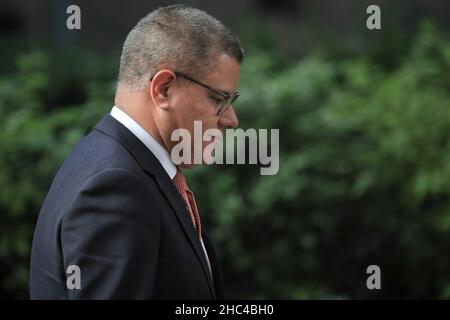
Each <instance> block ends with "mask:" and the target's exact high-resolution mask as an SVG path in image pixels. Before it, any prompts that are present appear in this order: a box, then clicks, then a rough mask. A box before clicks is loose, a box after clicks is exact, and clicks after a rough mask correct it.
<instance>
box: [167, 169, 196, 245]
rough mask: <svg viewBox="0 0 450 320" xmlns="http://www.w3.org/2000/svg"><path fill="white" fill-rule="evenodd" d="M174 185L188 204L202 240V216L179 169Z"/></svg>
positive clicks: (193, 222)
mask: <svg viewBox="0 0 450 320" xmlns="http://www.w3.org/2000/svg"><path fill="white" fill-rule="evenodd" d="M173 183H174V184H175V186H176V187H177V189H178V192H180V195H181V197H182V198H183V200H184V203H185V204H186V207H187V209H188V211H189V215H190V216H191V220H192V224H193V225H194V227H195V228H196V229H197V232H198V237H199V239H201V238H202V225H201V223H200V216H199V214H198V209H197V204H196V203H195V197H194V193H193V192H192V191H191V190H189V187H188V185H187V183H186V179H184V176H183V175H182V174H181V172H180V170H178V169H177V174H176V175H175V177H174V178H173Z"/></svg>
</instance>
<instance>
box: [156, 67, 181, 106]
mask: <svg viewBox="0 0 450 320" xmlns="http://www.w3.org/2000/svg"><path fill="white" fill-rule="evenodd" d="M175 78H176V77H175V74H174V73H173V72H172V71H170V70H161V71H158V72H157V73H156V74H155V76H154V77H153V78H152V80H151V82H150V96H151V98H152V101H153V103H154V105H155V106H156V107H157V108H161V109H164V110H167V109H169V107H170V103H169V89H170V87H171V86H172V85H173V80H174V79H175Z"/></svg>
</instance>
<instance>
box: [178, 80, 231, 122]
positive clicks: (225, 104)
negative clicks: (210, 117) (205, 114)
mask: <svg viewBox="0 0 450 320" xmlns="http://www.w3.org/2000/svg"><path fill="white" fill-rule="evenodd" d="M174 74H175V75H176V76H177V77H180V78H183V79H186V80H189V81H191V82H193V83H195V84H198V85H199V86H202V87H203V88H206V89H208V90H209V91H211V92H214V93H215V94H217V95H219V96H221V97H222V98H223V99H222V101H220V102H219V109H218V110H217V115H219V116H221V115H222V114H224V113H225V111H227V109H228V108H229V107H230V106H231V105H232V104H233V103H235V102H236V100H237V99H238V98H239V92H235V93H234V94H231V93H228V92H226V91H223V90H218V89H214V88H211V87H210V86H208V85H206V84H204V83H202V82H200V81H198V80H195V79H193V78H191V77H189V76H188V75H186V74H184V73H182V72H178V71H175V72H174Z"/></svg>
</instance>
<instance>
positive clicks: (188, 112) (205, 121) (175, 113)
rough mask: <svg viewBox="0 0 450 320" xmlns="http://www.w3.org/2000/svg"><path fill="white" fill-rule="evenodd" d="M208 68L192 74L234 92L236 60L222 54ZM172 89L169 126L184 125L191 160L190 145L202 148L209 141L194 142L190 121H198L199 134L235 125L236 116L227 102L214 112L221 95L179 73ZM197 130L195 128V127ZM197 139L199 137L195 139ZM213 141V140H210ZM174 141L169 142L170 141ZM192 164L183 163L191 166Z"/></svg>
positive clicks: (213, 85) (236, 122)
mask: <svg viewBox="0 0 450 320" xmlns="http://www.w3.org/2000/svg"><path fill="white" fill-rule="evenodd" d="M213 61H214V63H213V67H212V68H211V71H210V72H208V73H205V74H204V75H203V77H202V78H201V79H200V78H196V79H195V80H198V81H200V82H202V83H204V84H206V85H208V86H209V87H211V88H214V89H217V90H220V91H225V92H228V93H230V94H234V93H235V92H236V91H237V90H236V89H237V83H238V80H239V75H240V66H239V64H238V62H237V61H236V60H235V59H234V58H231V57H229V56H228V55H225V54H222V55H220V56H218V57H217V58H216V59H214V60H213ZM176 81H177V82H179V83H178V84H177V86H176V93H175V94H174V96H172V99H171V118H172V121H171V122H172V126H171V127H172V128H175V129H176V128H184V129H187V130H188V131H189V132H190V135H191V155H192V161H191V163H193V157H194V149H195V148H196V149H197V150H202V154H203V151H204V149H205V147H206V146H207V145H208V144H210V143H213V142H209V141H208V142H203V139H202V140H201V141H202V145H201V146H194V143H196V142H195V140H194V121H201V124H202V131H201V134H202V137H203V133H204V132H205V131H206V130H208V129H212V128H214V129H219V130H220V131H221V132H222V134H223V133H224V131H225V129H227V128H236V127H237V125H238V119H237V116H236V113H235V110H234V106H233V105H231V106H230V107H229V108H228V109H227V110H226V111H225V112H224V113H223V114H222V115H218V109H219V105H220V102H221V101H222V100H223V99H224V98H223V97H222V96H220V95H218V94H216V93H214V92H212V91H210V90H208V89H207V88H204V87H202V86H200V85H198V84H195V83H193V82H191V81H189V80H187V79H184V78H182V77H177V79H176ZM197 130H198V129H197ZM196 141H197V142H198V141H200V139H198V138H197V139H196ZM213 141H214V140H213ZM175 144H177V142H172V147H173V145H175ZM194 147H195V148H194ZM191 166H192V165H184V167H191Z"/></svg>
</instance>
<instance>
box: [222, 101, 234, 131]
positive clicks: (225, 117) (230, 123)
mask: <svg viewBox="0 0 450 320" xmlns="http://www.w3.org/2000/svg"><path fill="white" fill-rule="evenodd" d="M238 125H239V120H238V118H237V115H236V112H235V111H234V107H233V106H230V107H229V108H228V109H227V110H226V111H225V112H224V113H223V114H222V115H221V116H220V118H219V126H220V127H222V128H225V129H234V128H237V126H238Z"/></svg>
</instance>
